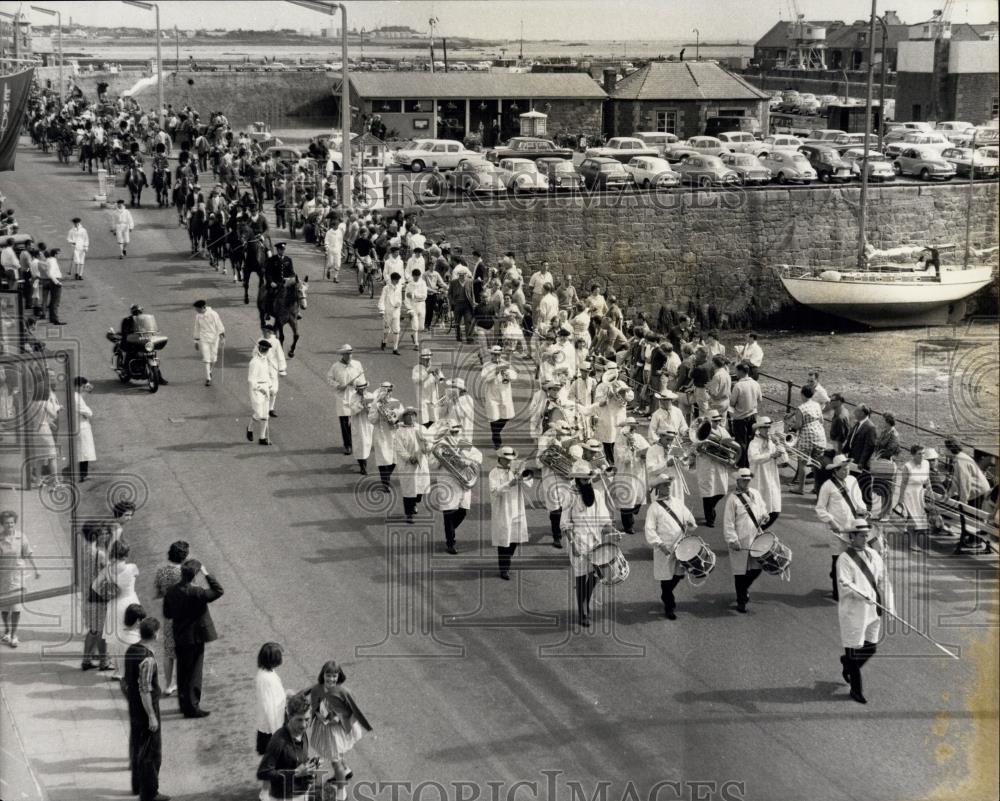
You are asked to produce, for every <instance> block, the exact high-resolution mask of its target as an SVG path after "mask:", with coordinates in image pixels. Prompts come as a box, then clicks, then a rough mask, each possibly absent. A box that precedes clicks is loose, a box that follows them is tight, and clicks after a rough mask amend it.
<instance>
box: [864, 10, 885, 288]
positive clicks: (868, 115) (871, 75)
mask: <svg viewBox="0 0 1000 801" xmlns="http://www.w3.org/2000/svg"><path fill="white" fill-rule="evenodd" d="M877 2H878V0H872V18H871V20H870V21H869V23H868V86H867V89H866V93H865V149H864V157H863V158H862V160H861V202H860V204H859V206H860V207H859V209H858V269H859V270H864V269H865V263H866V261H865V231H866V228H867V222H868V151H869V149H870V147H871V146H870V141H871V136H872V91H873V89H872V87H873V85H874V82H875V64H874V62H875V12H876V7H875V6H876V3H877ZM882 58H885V52H883V53H882ZM884 114H885V109H881V108H880V109H879V116H880V117H881V116H882V115H884ZM879 124H880V125H884V124H885V121H884V120H880V121H879Z"/></svg>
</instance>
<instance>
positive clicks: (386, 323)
mask: <svg viewBox="0 0 1000 801" xmlns="http://www.w3.org/2000/svg"><path fill="white" fill-rule="evenodd" d="M400 278H401V276H400V275H399V274H398V273H393V274H392V275H391V276H389V283H388V284H386V285H385V286H384V287H382V294H381V295H379V298H378V313H379V314H381V315H382V350H385V346H386V344H387V343H390V342H391V343H392V352H393V353H395V354H396V355H397V356H398V355H399V331H400V327H399V326H400V315H401V314H402V310H403V285H402V284H401V283H400Z"/></svg>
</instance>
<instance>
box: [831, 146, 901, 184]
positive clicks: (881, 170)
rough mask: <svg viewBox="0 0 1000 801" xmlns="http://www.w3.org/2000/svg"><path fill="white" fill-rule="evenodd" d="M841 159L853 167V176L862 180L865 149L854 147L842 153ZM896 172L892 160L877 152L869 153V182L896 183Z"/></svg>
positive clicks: (871, 151)
mask: <svg viewBox="0 0 1000 801" xmlns="http://www.w3.org/2000/svg"><path fill="white" fill-rule="evenodd" d="M840 157H841V158H842V159H843V160H844V161H846V162H847V163H848V164H850V165H851V175H852V176H854V177H855V178H858V179H860V178H861V164H862V163H863V162H864V158H865V150H864V148H863V147H852V148H848V149H847V150H845V151H844V152H843V153H841V155H840ZM895 179H896V171H895V170H894V169H893V167H892V160H891V159H889V158H887V157H886V156H885V155H884V154H882V153H879V152H878V151H877V150H869V151H868V180H869V181H894V180H895Z"/></svg>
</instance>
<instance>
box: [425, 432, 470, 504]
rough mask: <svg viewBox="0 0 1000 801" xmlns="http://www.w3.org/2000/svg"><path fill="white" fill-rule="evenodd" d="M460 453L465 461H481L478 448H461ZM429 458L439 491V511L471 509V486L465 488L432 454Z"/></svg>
mask: <svg viewBox="0 0 1000 801" xmlns="http://www.w3.org/2000/svg"><path fill="white" fill-rule="evenodd" d="M460 453H461V455H462V458H463V459H465V460H467V461H470V462H475V463H476V464H477V465H479V466H481V465H482V463H483V452H482V451H481V450H479V448H474V447H470V448H463V449H462V450H461V451H460ZM429 458H430V466H431V469H432V470H433V471H434V481H435V482H437V485H438V491H439V492H440V493H441V495H440V496H438V497H439V498H440V501H439V504H440V507H441V511H443V512H451V511H453V510H455V509H471V508H472V487H468V488H467V487H466V486H465V485H464V484H462V483H460V482H459V480H458V479H457V478H455V477H454V476H453V475H452V474H451V473H449V472H448V471H447V470H445V468H444V467H442V466H441V462H440V461H439V460H438V459H437V458H436V457H435V456H433V455H432V456H431V457H429ZM477 475H478V471H477ZM473 486H475V485H473Z"/></svg>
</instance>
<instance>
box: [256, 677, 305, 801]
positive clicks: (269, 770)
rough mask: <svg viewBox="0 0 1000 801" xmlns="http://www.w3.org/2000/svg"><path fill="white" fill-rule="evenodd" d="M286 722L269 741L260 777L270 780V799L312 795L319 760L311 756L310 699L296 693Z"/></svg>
mask: <svg viewBox="0 0 1000 801" xmlns="http://www.w3.org/2000/svg"><path fill="white" fill-rule="evenodd" d="M285 717H286V723H285V725H284V726H282V727H281V728H280V729H278V730H277V731H276V732H275V733H274V735H273V736H272V737H271V739H270V741H269V742H268V744H267V749H266V750H265V752H264V756H263V757H262V758H261V760H260V765H259V766H258V767H257V778H258V779H260V780H261V781H265V782H267V783H268V795H267V798H268V799H295V801H305V799H307V798H311V797H312V795H311V790H312V786H313V783H314V782H315V781H316V777H315V771H316V769H317V768H318V767H319V759H317V758H316V757H312V758H310V757H309V737H308V735H307V734H306V729H308V728H309V698H308V696H306V695H304V694H303V695H295V696H292V697H291V698H289V699H288V703H287V704H286V705H285Z"/></svg>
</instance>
